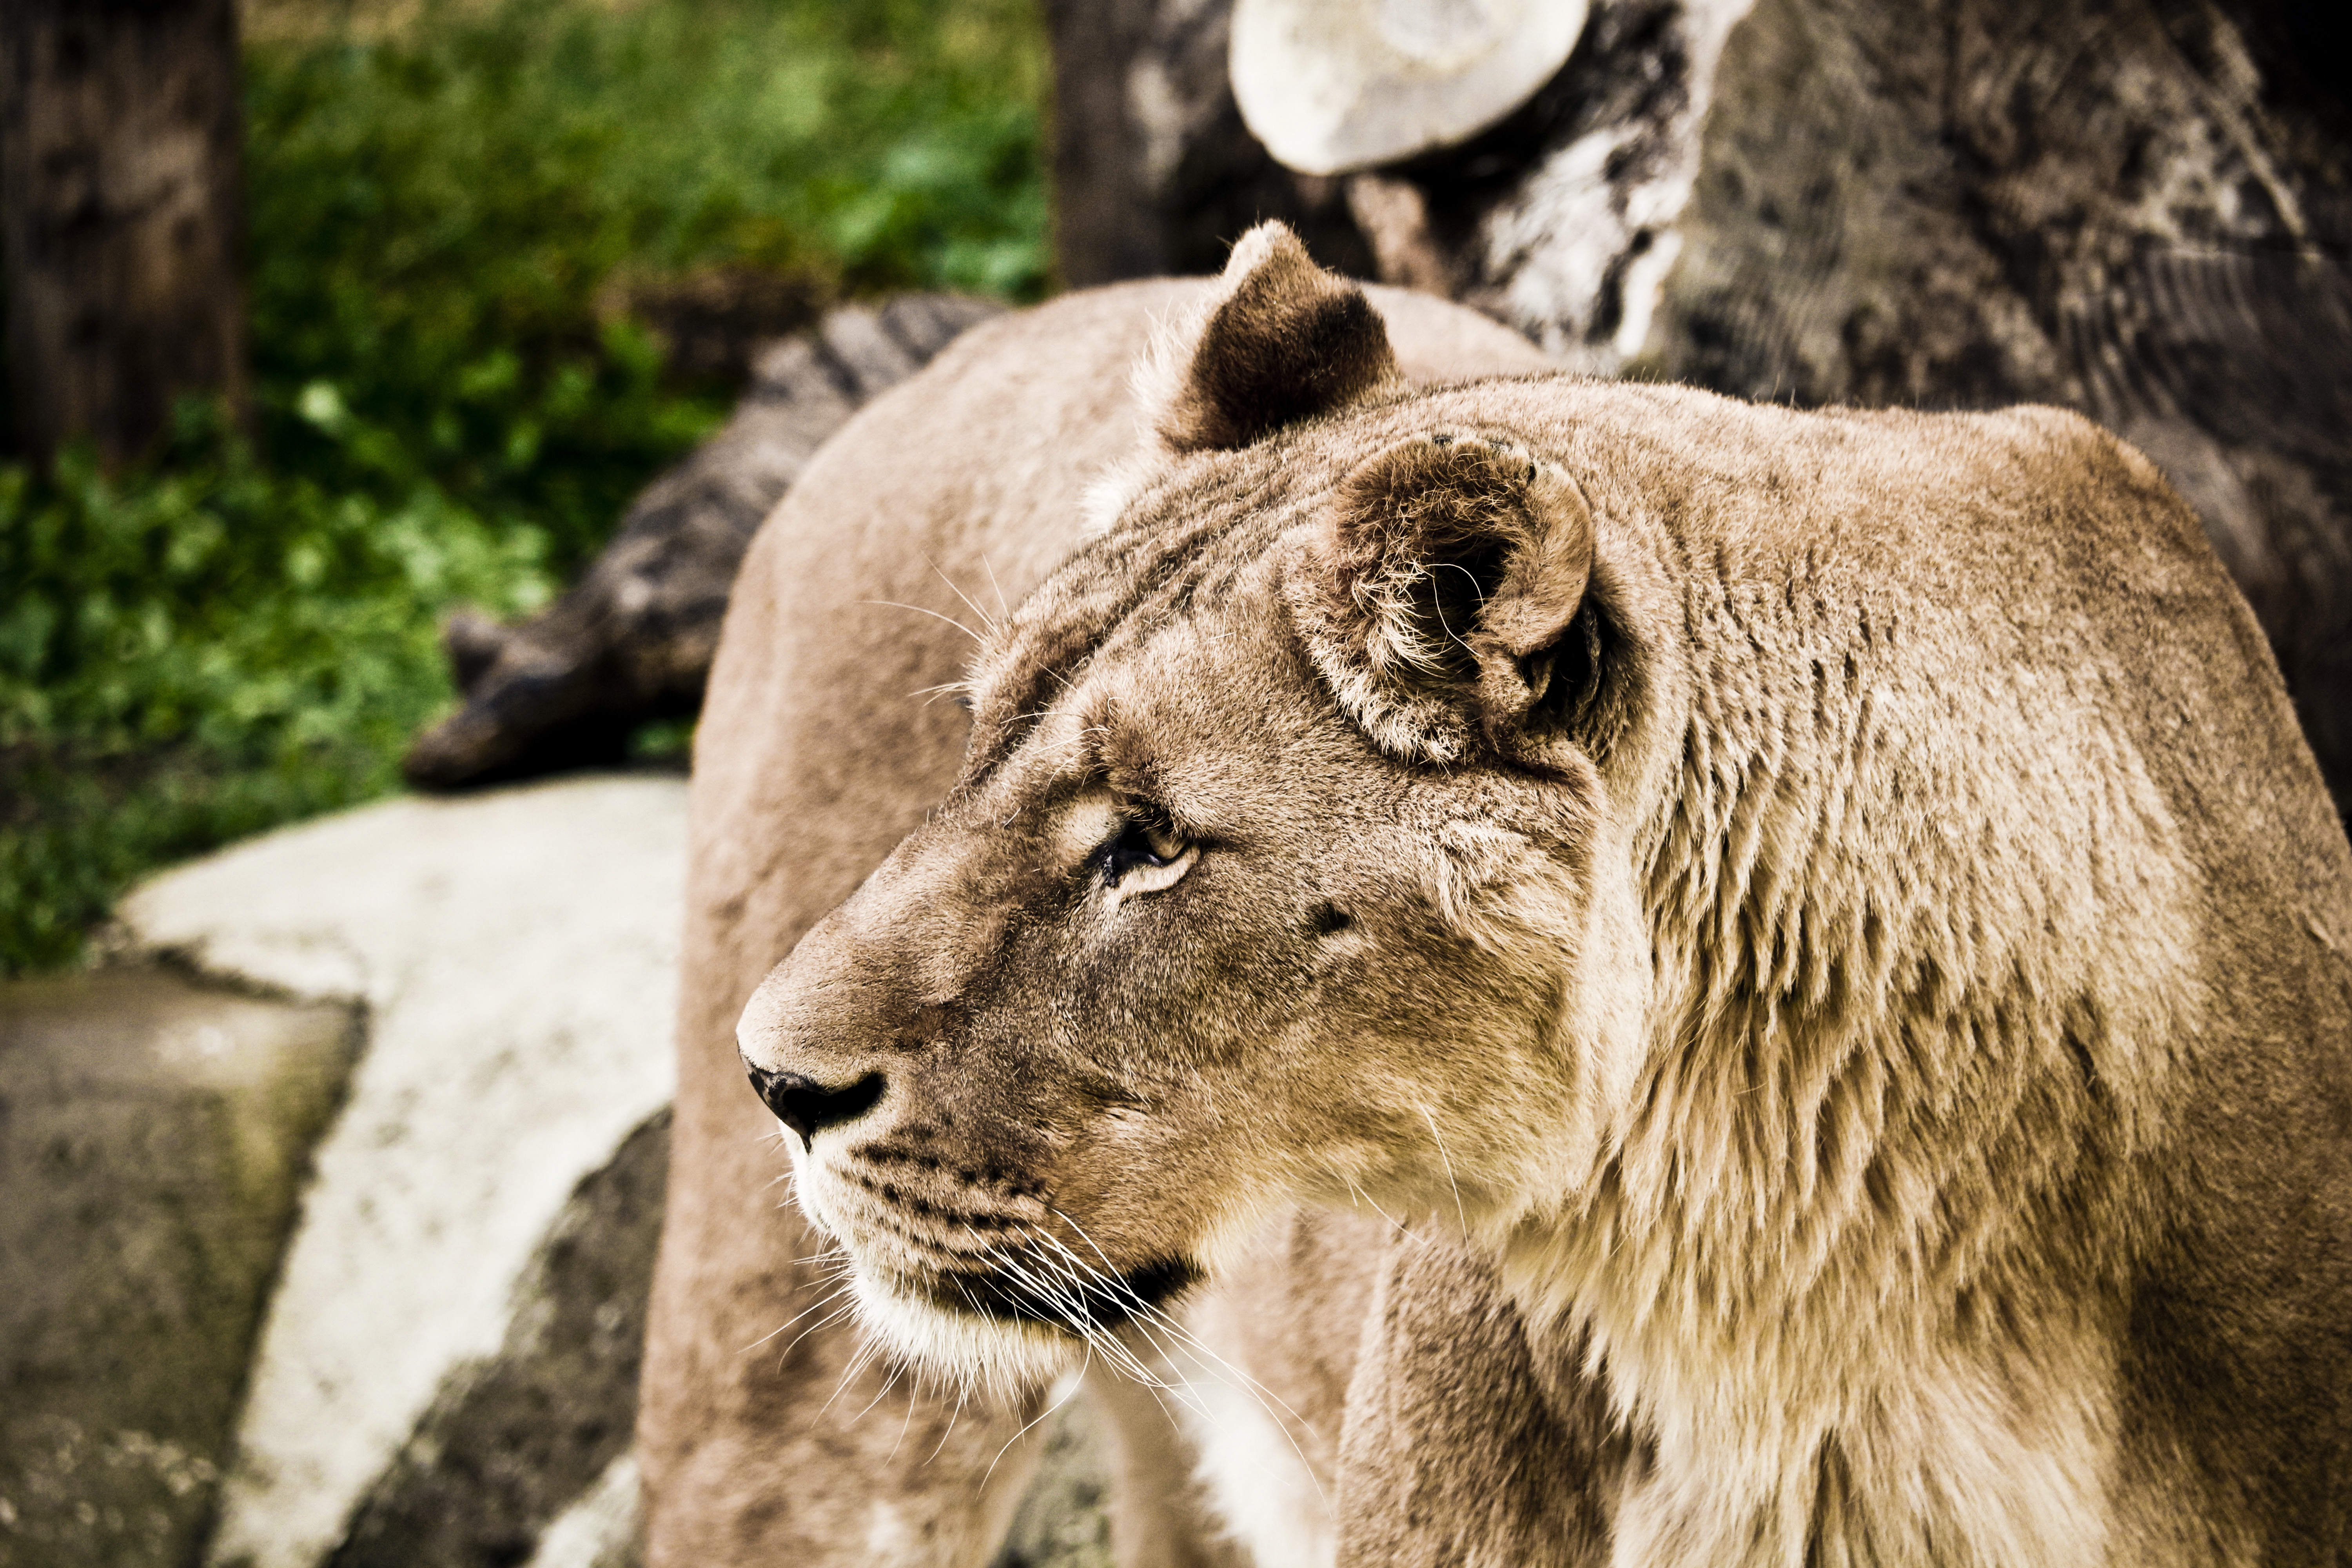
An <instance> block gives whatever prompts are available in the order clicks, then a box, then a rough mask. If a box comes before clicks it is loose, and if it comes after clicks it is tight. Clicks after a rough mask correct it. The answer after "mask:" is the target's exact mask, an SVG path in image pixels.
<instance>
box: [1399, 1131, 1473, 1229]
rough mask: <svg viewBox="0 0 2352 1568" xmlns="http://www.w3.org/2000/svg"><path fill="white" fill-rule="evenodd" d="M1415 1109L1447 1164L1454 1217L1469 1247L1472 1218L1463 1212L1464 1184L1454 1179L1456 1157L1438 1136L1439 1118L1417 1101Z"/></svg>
mask: <svg viewBox="0 0 2352 1568" xmlns="http://www.w3.org/2000/svg"><path fill="white" fill-rule="evenodd" d="M1413 1109H1414V1110H1418V1111H1420V1112H1421V1119H1422V1120H1423V1121H1426V1122H1428V1123H1429V1135H1430V1137H1432V1138H1433V1139H1436V1141H1437V1157H1438V1158H1439V1159H1440V1160H1443V1161H1444V1162H1445V1182H1446V1184H1447V1185H1448V1186H1450V1187H1452V1188H1453V1189H1454V1218H1456V1219H1458V1220H1460V1221H1461V1222H1462V1241H1463V1244H1464V1245H1465V1246H1467V1245H1468V1244H1469V1241H1470V1216H1469V1215H1467V1214H1466V1213H1465V1212H1464V1211H1463V1207H1462V1184H1461V1183H1459V1182H1457V1181H1455V1180H1454V1156H1453V1155H1451V1154H1448V1153H1447V1152H1445V1140H1444V1138H1442V1137H1439V1136H1438V1131H1437V1118H1436V1117H1434V1116H1432V1115H1431V1114H1430V1113H1429V1107H1427V1106H1426V1105H1423V1104H1420V1103H1419V1102H1418V1101H1416V1102H1415V1103H1414V1106H1413Z"/></svg>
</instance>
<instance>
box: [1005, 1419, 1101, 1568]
mask: <svg viewBox="0 0 2352 1568" xmlns="http://www.w3.org/2000/svg"><path fill="white" fill-rule="evenodd" d="M1097 1420H1099V1417H1097V1416H1096V1415H1095V1414H1094V1412H1093V1409H1092V1406H1091V1405H1088V1404H1087V1401H1086V1400H1085V1399H1083V1398H1079V1399H1072V1400H1070V1401H1069V1402H1068V1403H1067V1404H1066V1405H1063V1407H1062V1409H1061V1412H1060V1414H1059V1415H1056V1416H1055V1418H1054V1431H1053V1435H1052V1436H1051V1437H1050V1438H1048V1439H1047V1442H1046V1446H1045V1458H1042V1459H1040V1460H1039V1461H1038V1462H1037V1476H1036V1479H1034V1480H1033V1481H1031V1482H1030V1483H1029V1495H1028V1496H1026V1497H1024V1498H1023V1499H1022V1500H1021V1507H1020V1509H1019V1510H1018V1511H1016V1512H1015V1513H1014V1514H1013V1527H1012V1528H1011V1529H1010V1530H1008V1531H1006V1532H1005V1537H1004V1545H1003V1548H1002V1549H1001V1550H1000V1551H999V1552H997V1554H996V1560H995V1562H994V1563H992V1564H991V1568H1111V1565H1112V1562H1113V1559H1112V1557H1111V1552H1110V1515H1109V1514H1108V1512H1107V1511H1105V1510H1106V1507H1107V1505H1108V1502H1109V1500H1110V1467H1109V1465H1108V1463H1106V1462H1105V1459H1104V1453H1105V1440H1104V1437H1103V1436H1102V1434H1101V1432H1100V1431H1099V1430H1097V1426H1096V1422H1097Z"/></svg>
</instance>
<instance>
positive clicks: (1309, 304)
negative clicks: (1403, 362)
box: [1155, 223, 1401, 454]
mask: <svg viewBox="0 0 2352 1568" xmlns="http://www.w3.org/2000/svg"><path fill="white" fill-rule="evenodd" d="M1179 352H1180V353H1181V361H1180V363H1179V364H1178V366H1177V367H1176V377H1175V382H1174V384H1173V386H1172V387H1171V390H1170V393H1169V395H1168V399H1167V402H1166V404H1165V405H1164V406H1163V407H1162V408H1161V409H1160V416H1159V418H1158V420H1157V421H1156V422H1155V425H1156V429H1157V431H1158V434H1159V437H1160V441H1161V442H1162V443H1163V444H1164V445H1165V446H1166V447H1167V448H1168V450H1170V451H1171V452H1174V453H1179V454H1181V453H1185V452H1203V451H1213V450H1227V451H1230V450H1233V449H1235V448H1238V447H1246V446H1248V445H1249V444H1250V443H1252V442H1253V441H1255V440H1258V439H1259V438H1260V437H1265V436H1266V435H1269V434H1271V433H1272V432H1274V431H1276V430H1278V429H1280V428H1281V427H1282V426H1286V425H1290V424H1295V423H1297V421H1299V420H1301V419H1307V418H1311V417H1313V416H1316V415H1318V414H1328V413H1330V412H1331V411H1332V410H1334V409H1337V408H1339V407H1341V406H1343V405H1347V404H1349V403H1352V402H1355V401H1357V400H1358V399H1360V398H1363V397H1367V396H1370V395H1372V394H1374V393H1376V392H1379V391H1381V390H1382V389H1383V388H1385V387H1387V386H1390V385H1391V384H1401V377H1400V375H1399V374H1398V371H1397V362H1396V354H1395V353H1394V352H1393V351H1391V349H1390V347H1389V334H1388V329H1387V327H1386V326H1384V325H1383V324H1382V323H1381V316H1380V312H1379V311H1377V310H1373V309H1372V303H1371V301H1370V300H1367V299H1366V298H1364V291H1363V290H1362V289H1359V288H1357V287H1356V286H1355V285H1354V284H1353V283H1350V282H1349V281H1347V280H1346V279H1343V278H1339V277H1336V276H1334V275H1333V274H1331V273H1328V272H1326V271H1324V270H1323V269H1322V268H1319V267H1318V266H1316V265H1315V262H1314V258H1311V257H1309V256H1308V255H1307V247H1305V246H1304V245H1301V244H1300V243H1299V242H1298V237H1297V235H1295V234H1293V233H1291V232H1290V230H1289V229H1287V228H1286V227H1284V226H1282V225H1281V224H1279V223H1262V224H1260V225H1258V226H1256V227H1255V228H1253V229H1251V230H1250V231H1249V232H1248V233H1247V234H1245V235H1244V236H1242V237H1241V240H1240V243H1238V244H1236V245H1235V246H1234V253H1233V257H1232V258H1231V259H1230V260H1228V261H1227V262H1226V264H1225V270H1224V275H1223V277H1222V278H1220V279H1218V288H1217V292H1216V293H1215V295H1214V296H1213V297H1212V300H1211V301H1210V304H1209V309H1208V313H1207V314H1206V315H1205V316H1204V317H1203V318H1202V321H1201V326H1200V330H1199V333H1198V335H1197V336H1196V337H1195V338H1194V339H1193V340H1192V342H1191V343H1190V344H1189V346H1185V347H1182V348H1181V349H1180V351H1179Z"/></svg>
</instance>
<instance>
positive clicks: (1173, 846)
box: [1102, 816, 1192, 888]
mask: <svg viewBox="0 0 2352 1568" xmlns="http://www.w3.org/2000/svg"><path fill="white" fill-rule="evenodd" d="M1191 849H1192V846H1191V845H1190V844H1188V843H1186V842H1185V841H1184V839H1183V838H1181V837H1179V836H1178V835H1177V833H1176V831H1175V830H1174V829H1173V828H1171V826H1169V825H1168V824H1167V823H1166V822H1164V821H1161V820H1160V819H1159V818H1157V817H1145V816H1130V817H1129V818H1128V819H1127V820H1126V822H1124V823H1122V824H1121V825H1120V826H1119V830H1118V836H1117V837H1114V838H1112V839H1111V841H1110V842H1109V843H1108V844H1106V845H1104V846H1103V847H1102V879H1103V886H1104V887H1106V888H1116V887H1118V884H1119V879H1121V878H1123V877H1125V876H1126V875H1128V873H1129V872H1131V871H1139V870H1157V869H1160V868H1163V867H1168V866H1172V865H1174V864H1175V863H1176V862H1177V861H1179V860H1181V859H1182V858H1184V856H1185V855H1186V854H1187V853H1188V852H1189V851H1190V850H1191Z"/></svg>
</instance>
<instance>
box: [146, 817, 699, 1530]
mask: <svg viewBox="0 0 2352 1568" xmlns="http://www.w3.org/2000/svg"><path fill="white" fill-rule="evenodd" d="M685 829H686V788H685V784H684V781H683V780H680V779H677V778H670V777H656V776H643V775H639V776H621V777H600V778H588V779H572V780H565V781H562V782H558V783H553V784H539V785H535V786H531V787H526V788H518V789H511V790H506V791H500V792H497V793H494V794H488V795H475V796H469V797H467V798H464V799H457V800H424V799H409V800H398V801H393V802H389V803H386V804H384V805H376V806H370V807H366V808H363V809H362V810H359V811H354V812H352V813H349V814H346V815H344V816H337V817H332V818H329V819H327V820H324V821H320V822H316V823H310V824H307V825H305V826H299V827H295V828H289V829H287V830H285V831H283V832H280V833H276V834H272V835H270V836H268V837H265V838H261V839H257V840H255V841H253V842H251V843H248V844H245V845H241V846H238V847H236V848H233V849H230V850H228V851H226V852H225V853H223V854H220V855H217V856H215V857H213V858H209V859H206V860H203V861H199V862H197V863H195V864H194V865H191V866H188V867H184V868H180V869H178V870H175V871H172V872H169V873H167V874H165V875H164V876H163V877H160V878H158V879H155V880H153V881H152V882H150V883H148V884H147V885H146V886H144V887H142V889H139V890H138V891H137V892H135V893H134V894H132V896H131V898H130V899H128V900H125V902H124V905H123V907H122V910H121V917H122V920H123V921H124V923H125V925H126V926H127V927H128V929H129V931H130V933H131V938H132V940H133V941H134V942H136V943H138V944H139V945H141V946H143V947H146V948H151V949H157V950H163V951H167V952H176V953H179V954H182V955H184V956H185V957H186V958H187V959H188V960H189V961H190V962H192V963H195V964H197V965H198V966H200V967H202V968H204V969H205V970H208V971H212V972H215V973H222V974H226V975H229V976H233V977H236V978H238V979H241V980H244V981H247V982H250V983H253V984H260V985H266V986H270V987H274V988H278V989H282V990H286V991H289V992H292V993H295V994H298V995H301V996H305V997H317V998H327V997H332V998H338V999H344V1000H350V1001H353V1002H357V1003H359V1004H361V1005H363V1006H364V1007H365V1008H366V1009H367V1011H368V1017H369V1027H368V1036H369V1038H368V1045H367V1047H366V1053H365V1055H364V1057H363V1058H362V1060H361V1062H360V1064H359V1066H358V1068H356V1069H355V1071H354V1073H353V1075H352V1088H351V1096H350V1100H349V1101H348V1103H347V1104H346V1106H345V1107H344V1110H343V1112H342V1114H341V1117H340V1118H339V1119H338V1120H337V1121H336V1123H335V1125H334V1126H333V1127H332V1129H331V1131H329V1132H328V1134H327V1136H326V1138H325V1139H324V1141H323V1142H321V1143H320V1147H319V1150H318V1154H317V1166H316V1176H315V1179H314V1183H313V1185H312V1187H311V1190H310V1194H309V1197H308V1199H307V1200H306V1203H305V1205H304V1210H303V1215H302V1218H301V1221H300V1223H299V1228H298V1230H297V1234H296V1237H295V1240H294V1243H293V1246H292V1248H291V1250H290V1253H289V1257H288V1259H287V1265H286V1271H285V1275H284V1278H283V1282H282V1283H281V1285H280V1287H279V1289H278V1294H277V1296H276V1298H275V1299H274V1300H273V1301H272V1303H271V1307H270V1310H269V1317H268V1325H267V1327H266V1329H265V1331H264V1333H263V1339H262V1346H261V1352H260V1355H259V1358H258V1360H257V1363H256V1364H255V1367H254V1371H253V1381H252V1392H251V1395H250V1397H249V1400H248V1403H247V1409H246V1412H245V1415H244V1417H243V1421H242V1424H241V1426H240V1429H239V1434H238V1441H239V1458H238V1459H237V1461H236V1467H235V1468H233V1469H232V1471H231V1472H230V1475H229V1477H228V1479H227V1483H226V1487H225V1489H224V1499H223V1500H224V1509H223V1514H222V1519H221V1526H220V1531H219V1533H218V1535H217V1537H216V1538H215V1542H214V1547H213V1552H212V1559H213V1561H214V1562H215V1563H224V1564H226V1563H251V1564H253V1565H254V1568H310V1564H313V1563H317V1562H318V1561H320V1558H321V1557H322V1556H323V1555H324V1554H325V1553H326V1552H328V1551H330V1550H331V1549H332V1548H333V1547H334V1545H335V1544H336V1542H338V1541H339V1540H340V1539H341V1532H342V1531H343V1529H344V1526H345V1523H346V1521H347V1520H348V1518H349V1516H350V1513H351V1510H352V1506H353V1504H354V1503H355V1502H356V1501H357V1500H358V1499H359V1498H360V1497H361V1495H362V1492H363V1491H364V1490H365V1489H367V1487H368V1486H369V1485H370V1483H371V1482H373V1480H374V1479H376V1477H377V1476H378V1475H379V1474H380V1473H382V1472H383V1470H384V1468H385V1467H386V1465H387V1464H388V1463H389V1462H390V1461H391V1460H392V1459H393V1458H394V1454H395V1453H396V1452H397V1450H398V1449H399V1448H400V1447H401V1445H402V1443H403V1442H404V1441H405V1440H406V1439H407V1437H408V1436H409V1435H410V1433H411V1431H412V1430H413V1429H414V1428H415V1425H416V1422H417V1419H418V1417H419V1416H420V1415H422V1414H423V1413H424V1411H425V1408H426V1407H427V1405H429V1404H430V1402H431V1401H432V1399H433V1397H434V1394H435V1392H436V1388H437V1387H438V1386H439V1385H440V1384H441V1381H442V1379H443V1377H444V1375H445V1373H447V1372H448V1371H449V1370H450V1369H451V1368H452V1367H454V1366H456V1365H457V1364H458V1363H462V1362H464V1361H466V1360H467V1359H469V1358H476V1357H482V1356H487V1355H490V1354H492V1353H494V1352H497V1351H498V1349H499V1344H500V1342H501V1340H502V1338H503V1336H504V1335H505V1332H506V1330H507V1327H508V1324H509V1318H510V1316H511V1313H512V1309H513V1306H514V1300H513V1293H514V1289H515V1286H516V1284H517V1281H518V1279H520V1275H521V1274H522V1271H523V1270H524V1268H525V1267H526V1266H527V1264H528V1263H529V1261H530V1258H531V1256H532V1253H533V1251H534V1249H535V1248H536V1247H537V1246H538V1244H539V1243H540V1241H541V1237H542V1236H543V1235H544V1234H545V1233H546V1232H547V1230H548V1227H549V1226H550V1224H551V1222H552V1221H553V1220H554V1219H555V1218H556V1215H557V1214H558V1212H559V1211H560V1210H562V1207H563V1205H564V1204H565V1201H566V1199H567V1198H568V1197H569V1196H570V1195H571V1194H572V1189H573V1188H574V1186H575V1185H576V1184H578V1183H579V1181H580V1180H581V1178H582V1177H583V1176H584V1175H586V1174H587V1173H589V1172H591V1171H593V1170H595V1169H597V1168H599V1167H600V1166H602V1165H603V1164H604V1163H605V1162H606V1161H607V1160H608V1159H610V1158H611V1156H612V1153H613V1151H614V1149H615V1148H616V1147H618V1146H619V1144H620V1143H621V1142H622V1141H623V1140H624V1139H625V1138H626V1137H627V1136H628V1134H629V1132H630V1131H631V1130H632V1129H633V1128H635V1127H636V1126H637V1125H638V1124H639V1123H640V1122H642V1121H645V1119H646V1117H647V1116H649V1115H651V1114H652V1113H653V1112H655V1111H656V1110H659V1109H660V1108H661V1107H662V1106H663V1105H664V1104H665V1103H667V1100H668V1099H669V1096H670V1093H671V1089H672V1084H673V1066H672V1059H671V1052H670V1030H671V1018H672V1014H673V1011H674V1005H675V1000H676V994H677V979H676V973H677V943H678V932H679V929H680V924H681V921H682V918H683V917H682V910H683V901H682V900H683V891H682V884H683V877H684V869H685Z"/></svg>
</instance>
